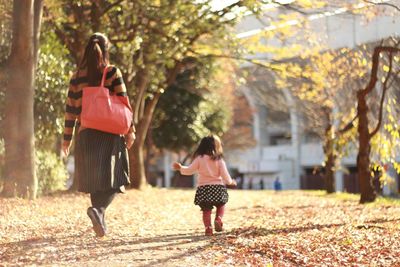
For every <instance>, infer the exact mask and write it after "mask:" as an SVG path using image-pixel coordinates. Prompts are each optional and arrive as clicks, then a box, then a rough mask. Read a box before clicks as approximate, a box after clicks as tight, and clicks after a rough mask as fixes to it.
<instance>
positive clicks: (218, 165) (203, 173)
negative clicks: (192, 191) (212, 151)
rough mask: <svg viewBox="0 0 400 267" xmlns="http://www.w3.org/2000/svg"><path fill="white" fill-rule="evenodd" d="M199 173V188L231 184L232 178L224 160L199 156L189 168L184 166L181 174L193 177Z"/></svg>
mask: <svg viewBox="0 0 400 267" xmlns="http://www.w3.org/2000/svg"><path fill="white" fill-rule="evenodd" d="M196 172H198V173H199V177H198V179H197V186H202V185H211V184H221V185H224V184H231V183H232V178H231V176H230V175H229V172H228V169H227V168H226V164H225V161H224V160H223V159H219V160H212V159H211V158H210V156H208V155H204V156H198V157H197V158H195V159H194V160H193V162H192V164H190V165H189V166H187V167H186V166H182V168H181V174H183V175H192V174H194V173H196Z"/></svg>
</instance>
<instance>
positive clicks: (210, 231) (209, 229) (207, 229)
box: [205, 226, 213, 236]
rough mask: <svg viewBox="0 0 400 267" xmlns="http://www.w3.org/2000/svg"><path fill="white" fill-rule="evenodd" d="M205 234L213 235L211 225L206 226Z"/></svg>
mask: <svg viewBox="0 0 400 267" xmlns="http://www.w3.org/2000/svg"><path fill="white" fill-rule="evenodd" d="M205 235H206V236H212V235H213V230H212V227H211V226H209V227H206V233H205Z"/></svg>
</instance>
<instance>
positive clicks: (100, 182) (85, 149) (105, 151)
mask: <svg viewBox="0 0 400 267" xmlns="http://www.w3.org/2000/svg"><path fill="white" fill-rule="evenodd" d="M108 47H109V41H108V39H107V37H106V36H105V35H104V34H101V33H95V34H93V35H92V36H91V37H90V38H89V41H88V43H87V45H86V48H85V52H84V54H83V58H82V60H81V62H80V65H79V66H78V69H77V71H76V72H75V73H74V74H73V76H72V78H71V80H70V86H69V90H68V97H67V101H66V112H65V128H64V141H63V144H62V150H63V152H64V155H65V156H67V155H68V154H69V149H70V145H71V140H72V135H73V133H74V130H73V129H74V127H75V125H76V124H77V125H78V126H79V130H78V131H77V132H76V133H75V134H76V135H77V136H76V145H75V172H76V176H75V177H76V178H75V179H77V181H76V182H77V187H78V191H80V192H84V193H89V194H90V200H91V202H92V206H91V207H89V208H88V209H87V215H88V216H89V218H90V219H91V221H92V224H93V230H94V231H95V233H96V235H97V236H98V237H102V236H104V235H105V234H106V223H105V211H106V209H107V207H108V205H110V203H111V202H112V200H113V199H114V197H115V195H116V194H117V193H121V192H123V191H124V186H126V185H128V184H129V169H128V166H129V164H128V153H127V148H128V149H129V148H130V147H131V146H132V144H133V141H134V140H135V134H134V132H135V129H134V127H133V125H132V126H131V127H130V129H129V131H127V133H126V134H125V135H120V134H113V133H109V132H103V131H100V130H96V129H89V128H84V127H82V126H81V110H82V89H83V88H84V87H88V86H93V87H98V86H99V85H100V84H103V83H104V86H105V87H107V88H108V89H109V90H110V92H114V93H116V94H117V95H119V96H127V92H126V88H125V84H124V81H123V79H122V74H121V71H120V70H119V69H118V68H117V67H116V66H113V65H109V60H108V58H109V54H108ZM83 108H85V107H83Z"/></svg>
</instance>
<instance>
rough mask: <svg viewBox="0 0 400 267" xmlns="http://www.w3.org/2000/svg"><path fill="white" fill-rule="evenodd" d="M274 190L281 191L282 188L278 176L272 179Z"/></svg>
mask: <svg viewBox="0 0 400 267" xmlns="http://www.w3.org/2000/svg"><path fill="white" fill-rule="evenodd" d="M274 190H275V191H281V190H282V183H281V181H280V180H279V177H276V179H275V181H274Z"/></svg>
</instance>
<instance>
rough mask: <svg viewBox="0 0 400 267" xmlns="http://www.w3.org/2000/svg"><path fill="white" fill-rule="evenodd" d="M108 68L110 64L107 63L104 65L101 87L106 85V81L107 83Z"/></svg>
mask: <svg viewBox="0 0 400 267" xmlns="http://www.w3.org/2000/svg"><path fill="white" fill-rule="evenodd" d="M107 68H108V65H106V66H105V67H104V70H103V76H102V77H101V84H100V87H104V83H105V81H106V75H107Z"/></svg>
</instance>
